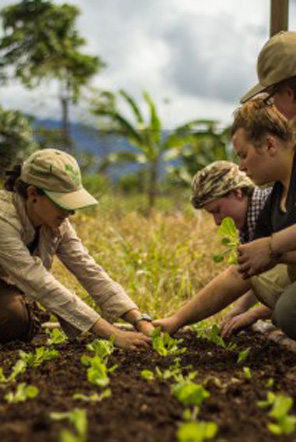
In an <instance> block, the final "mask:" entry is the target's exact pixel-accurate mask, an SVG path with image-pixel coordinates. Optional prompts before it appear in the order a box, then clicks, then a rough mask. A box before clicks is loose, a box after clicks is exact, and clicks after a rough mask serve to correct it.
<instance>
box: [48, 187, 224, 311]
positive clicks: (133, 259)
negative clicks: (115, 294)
mask: <svg viewBox="0 0 296 442" xmlns="http://www.w3.org/2000/svg"><path fill="white" fill-rule="evenodd" d="M179 206H180V202H178V206H177V207H176V204H173V203H171V204H169V202H168V200H166V201H165V204H163V205H162V208H160V209H158V210H156V211H155V212H154V214H152V215H151V216H150V217H149V218H147V217H145V216H144V215H143V214H142V212H141V209H139V208H138V206H137V204H136V201H134V202H133V204H132V203H131V201H123V199H122V198H119V197H117V198H115V197H110V196H106V197H104V198H102V200H101V203H100V206H99V207H97V208H96V209H92V210H89V211H87V212H81V213H77V214H76V215H75V217H74V218H73V224H74V225H75V227H76V230H77V232H78V234H79V236H80V237H81V239H82V241H83V243H84V244H85V246H86V247H87V248H88V250H89V252H90V254H91V255H92V256H93V257H94V258H95V259H96V261H97V262H98V263H99V264H100V265H102V266H103V267H104V269H105V270H106V271H107V272H108V273H109V275H110V276H111V277H112V278H113V279H115V280H116V281H118V282H119V283H121V284H122V286H123V287H124V288H125V289H126V291H127V293H128V294H129V295H130V297H131V298H132V299H133V300H134V301H135V302H136V303H137V304H138V306H139V307H140V309H141V310H142V311H145V312H149V313H150V314H151V315H152V316H154V317H156V316H157V317H161V316H164V315H167V314H170V313H172V312H173V311H174V310H176V309H177V308H179V307H180V306H181V305H182V304H183V303H184V301H186V300H188V299H190V298H191V297H192V296H193V295H194V294H195V293H196V292H197V291H198V290H200V289H201V288H202V287H203V286H204V285H205V284H207V283H208V282H209V281H210V280H211V279H212V278H213V277H214V276H215V275H217V274H218V273H219V272H220V271H221V270H222V269H223V268H224V267H225V265H223V264H215V263H214V262H213V259H212V256H213V254H214V253H217V251H219V250H221V246H220V240H219V237H218V236H217V228H216V227H215V225H214V223H213V221H212V219H211V218H210V217H209V215H207V214H206V213H204V212H201V211H199V212H196V211H194V210H193V209H192V208H191V207H190V205H189V203H187V202H185V203H183V210H182V211H181V210H180V207H179ZM54 274H55V275H56V276H57V278H58V279H59V280H60V281H61V282H62V283H64V284H65V285H66V286H67V287H69V288H71V289H72V290H74V291H76V293H77V294H79V296H81V297H82V298H83V299H85V300H86V301H87V302H88V303H90V304H91V305H94V304H93V302H92V300H91V298H90V297H89V296H88V295H87V293H86V292H85V291H84V290H83V289H82V288H81V286H80V285H79V284H78V283H77V282H76V280H75V278H73V276H72V275H70V274H69V273H68V272H67V270H65V269H64V267H63V266H62V265H61V264H60V263H58V262H55V264H54Z"/></svg>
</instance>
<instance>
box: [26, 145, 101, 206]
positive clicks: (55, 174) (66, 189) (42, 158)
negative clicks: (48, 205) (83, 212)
mask: <svg viewBox="0 0 296 442" xmlns="http://www.w3.org/2000/svg"><path fill="white" fill-rule="evenodd" d="M20 179H21V180H22V181H23V182H25V183H27V184H31V185H33V186H36V187H38V188H39V189H42V190H43V191H44V192H45V194H46V195H47V196H48V197H49V198H50V199H51V200H52V201H53V202H54V203H56V204H57V205H58V206H60V207H62V208H63V209H66V210H77V209H81V208H83V207H87V206H91V205H94V204H97V203H98V201H97V200H96V199H95V198H94V197H93V196H92V195H91V194H90V193H88V192H87V191H86V190H85V189H84V188H83V186H82V182H81V174H80V169H79V166H78V163H77V161H76V160H75V158H74V157H72V156H71V155H69V154H68V153H66V152H63V151H61V150H57V149H42V150H38V151H36V152H34V153H33V154H32V155H30V156H29V158H27V160H26V161H25V162H24V164H23V166H22V171H21V175H20Z"/></svg>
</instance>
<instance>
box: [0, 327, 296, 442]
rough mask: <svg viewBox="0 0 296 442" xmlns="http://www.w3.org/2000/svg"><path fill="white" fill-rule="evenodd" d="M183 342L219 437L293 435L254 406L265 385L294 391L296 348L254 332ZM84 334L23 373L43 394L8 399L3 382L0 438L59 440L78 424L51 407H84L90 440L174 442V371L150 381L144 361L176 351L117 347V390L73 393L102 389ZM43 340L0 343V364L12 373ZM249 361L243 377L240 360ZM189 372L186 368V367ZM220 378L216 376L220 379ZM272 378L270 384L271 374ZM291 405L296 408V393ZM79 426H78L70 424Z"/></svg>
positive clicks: (234, 441) (185, 360) (164, 363)
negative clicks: (90, 376) (88, 362)
mask: <svg viewBox="0 0 296 442" xmlns="http://www.w3.org/2000/svg"><path fill="white" fill-rule="evenodd" d="M181 336H182V337H183V338H184V342H183V344H184V345H185V346H186V347H187V349H188V350H187V352H186V353H185V354H183V355H182V356H181V365H182V366H188V365H191V366H192V368H190V369H189V370H190V371H194V370H196V371H198V374H197V376H196V379H195V381H196V382H199V383H205V386H206V388H207V390H208V391H209V392H210V394H211V395H210V397H209V398H207V399H206V400H205V401H204V403H203V404H202V406H201V409H200V413H199V419H200V420H207V421H214V422H216V423H217V425H218V427H219V430H218V434H217V437H216V439H215V440H217V441H220V442H222V441H231V442H253V441H258V442H259V441H260V442H265V441H266V442H267V441H268V442H270V441H279V442H288V441H294V440H295V434H294V436H274V435H272V434H271V433H270V432H269V430H268V429H267V423H268V422H270V418H269V417H268V410H266V409H261V408H259V407H258V406H257V404H256V403H257V401H258V400H264V399H266V395H267V392H268V391H270V390H271V391H274V392H284V393H286V394H289V395H290V396H292V397H293V398H294V399H295V398H296V355H295V354H293V353H290V352H288V351H286V350H283V349H282V348H281V347H279V346H278V345H277V344H274V343H272V342H267V341H266V340H264V338H263V337H262V336H261V335H258V334H255V333H253V332H248V333H245V332H243V333H241V334H240V335H239V336H238V337H236V338H234V339H233V341H234V342H236V343H237V345H238V348H237V349H235V350H234V351H232V352H230V351H226V350H224V349H223V348H221V347H218V346H216V345H215V344H212V343H210V342H208V341H205V340H200V339H197V338H196V336H195V335H194V334H193V333H186V334H183V335H180V336H179V337H181ZM90 340H91V338H83V339H81V340H80V341H79V342H75V343H67V344H60V345H56V346H55V348H57V349H58V350H59V351H60V356H59V357H57V358H56V359H53V360H51V361H48V362H45V363H44V364H43V365H42V366H41V367H39V368H28V369H27V371H26V372H25V373H24V374H21V375H20V376H19V377H18V382H27V383H29V384H32V385H35V386H36V387H38V388H39V395H38V396H37V397H36V398H34V399H28V400H27V401H26V402H19V403H12V404H8V403H7V402H6V400H5V399H4V396H5V394H6V393H7V391H8V390H15V387H10V388H8V387H7V388H5V389H0V441H1V442H14V441H18V442H24V441H30V442H35V441H36V442H37V441H38V442H40V441H42V442H49V441H51V442H56V441H58V440H59V433H60V431H61V429H62V428H68V429H70V430H73V427H72V426H71V425H70V424H69V423H67V421H53V420H52V419H51V418H50V417H49V414H50V413H51V412H53V411H58V412H61V411H70V410H72V409H74V408H81V409H86V410H87V417H88V441H93V442H94V441H96V442H97V441H104V442H119V441H120V442H133V441H135V442H172V441H175V440H176V437H175V435H176V430H177V428H178V425H179V424H180V422H181V420H182V412H183V409H184V407H183V406H182V405H181V404H180V403H179V402H178V400H177V399H176V398H175V397H174V396H173V395H172V394H171V392H170V386H171V384H172V382H173V381H172V379H168V380H162V379H158V378H157V379H156V380H153V381H150V382H148V381H146V380H145V379H143V378H142V377H141V375H140V373H141V371H142V370H143V369H147V370H153V371H154V370H155V367H156V366H158V367H159V368H160V369H164V368H167V367H169V366H170V365H171V364H172V362H173V360H174V357H167V358H165V357H161V356H159V355H158V354H156V353H155V352H154V351H152V350H149V351H146V352H127V351H122V350H116V351H115V352H114V353H113V355H112V356H111V357H110V359H109V363H108V365H109V366H112V365H113V364H119V367H118V368H117V370H115V372H114V373H113V374H112V375H110V377H111V383H110V388H111V390H112V395H111V397H109V398H106V399H104V400H103V401H102V402H94V403H89V402H87V403H86V402H82V401H79V400H73V399H72V396H73V394H74V393H84V394H88V395H89V394H91V393H92V392H94V391H97V392H100V391H101V390H100V389H99V388H98V387H95V386H93V385H91V384H90V383H89V382H88V381H87V377H86V367H85V366H84V365H82V364H81V362H80V357H81V355H82V354H83V353H87V351H86V349H85V344H86V343H87V342H89V341H90ZM44 343H45V337H44V336H42V335H40V336H38V337H37V338H35V340H34V342H33V343H32V344H23V343H11V344H7V345H5V346H2V347H1V350H0V366H1V367H2V368H3V370H4V373H6V374H8V373H9V372H10V369H11V367H12V366H13V365H14V363H15V362H16V360H17V359H18V357H19V355H18V350H19V349H23V350H24V351H27V352H28V351H32V350H33V349H34V348H35V347H36V346H41V345H42V344H44ZM247 347H251V352H250V354H249V356H248V359H247V361H246V362H244V363H243V364H240V365H239V364H237V355H238V353H239V352H240V351H241V350H243V349H245V348H247ZM244 365H245V366H248V367H250V369H251V373H252V377H251V378H250V379H248V378H246V377H245V376H244V373H243V366H244ZM184 374H186V369H185V370H184ZM217 379H218V380H219V381H217ZM269 379H274V385H273V386H272V387H268V386H267V381H268V380H269ZM291 413H293V414H296V401H295V405H294V407H293V409H292V411H291ZM73 432H74V430H73Z"/></svg>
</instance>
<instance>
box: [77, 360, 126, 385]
mask: <svg viewBox="0 0 296 442" xmlns="http://www.w3.org/2000/svg"><path fill="white" fill-rule="evenodd" d="M81 362H82V364H84V365H87V366H90V368H88V370H87V379H88V381H89V382H90V383H91V384H94V385H98V386H99V387H102V388H104V387H106V386H107V385H108V384H109V382H110V379H109V377H108V372H109V373H112V372H113V371H114V370H116V368H117V367H118V365H113V367H111V368H107V366H106V364H105V363H104V361H102V359H101V358H100V357H99V356H94V357H93V358H91V357H89V356H87V355H82V356H81Z"/></svg>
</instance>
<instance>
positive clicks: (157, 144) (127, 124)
mask: <svg viewBox="0 0 296 442" xmlns="http://www.w3.org/2000/svg"><path fill="white" fill-rule="evenodd" d="M119 94H120V96H121V97H122V98H123V99H124V101H125V103H126V104H127V105H128V106H129V108H130V110H131V112H132V114H133V120H134V121H129V120H128V118H126V117H125V115H124V114H123V113H121V112H120V111H119V110H118V108H117V106H116V105H115V102H114V100H112V99H110V103H111V105H110V106H108V104H105V106H102V105H101V101H100V100H99V104H97V105H96V104H95V103H93V104H92V113H94V114H95V115H97V116H99V117H107V118H108V119H109V120H110V121H111V123H112V126H110V127H109V130H110V132H111V133H112V132H113V133H117V134H120V135H121V136H123V137H126V138H127V139H128V140H129V142H130V144H131V145H132V146H133V147H134V148H135V151H131V150H128V151H127V150H126V149H124V150H121V151H118V152H113V153H111V154H109V155H108V156H107V157H106V158H105V161H104V164H103V165H102V167H104V166H107V165H110V164H119V163H138V164H142V165H144V166H145V167H146V170H147V175H148V180H147V188H146V192H147V197H148V212H150V211H151V209H152V208H153V207H154V205H155V198H156V194H157V187H158V180H159V166H160V161H161V158H162V156H163V154H164V153H165V152H167V151H168V150H169V149H171V148H172V147H175V148H177V146H179V145H182V144H184V143H185V140H184V139H181V137H177V136H175V134H174V133H173V134H171V135H170V136H167V135H166V134H165V133H164V131H163V130H162V125H161V121H160V118H159V116H158V113H157V109H156V106H155V103H154V101H153V100H152V98H151V97H150V95H149V94H148V93H147V92H144V93H143V96H144V100H145V102H146V104H147V105H148V110H149V121H148V122H145V120H144V117H143V114H142V112H141V110H140V108H139V107H138V105H137V103H136V102H135V100H134V99H133V98H132V97H131V96H130V95H129V94H127V93H126V92H125V91H123V90H121V91H120V92H119ZM104 98H106V96H105V97H104ZM109 98H110V97H109Z"/></svg>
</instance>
